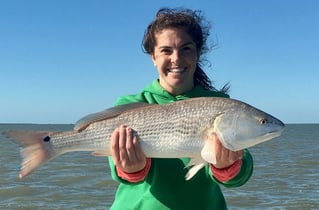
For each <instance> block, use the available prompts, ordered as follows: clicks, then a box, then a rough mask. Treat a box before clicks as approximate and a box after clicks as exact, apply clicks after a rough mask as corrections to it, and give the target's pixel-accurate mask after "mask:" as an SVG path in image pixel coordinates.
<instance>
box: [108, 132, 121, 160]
mask: <svg viewBox="0 0 319 210" xmlns="http://www.w3.org/2000/svg"><path fill="white" fill-rule="evenodd" d="M118 143H119V129H118V128H116V129H115V130H114V131H113V133H112V136H111V141H110V144H111V148H110V150H111V155H112V158H113V161H114V164H115V165H117V164H118V162H119V160H120V154H119V144H118Z"/></svg>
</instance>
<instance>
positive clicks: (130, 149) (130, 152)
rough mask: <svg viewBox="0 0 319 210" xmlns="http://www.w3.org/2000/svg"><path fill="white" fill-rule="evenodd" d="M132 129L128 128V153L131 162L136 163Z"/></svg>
mask: <svg viewBox="0 0 319 210" xmlns="http://www.w3.org/2000/svg"><path fill="white" fill-rule="evenodd" d="M132 134H133V133H132V129H131V128H126V153H127V157H128V159H129V161H130V162H135V161H136V156H135V151H134V145H133V135H132Z"/></svg>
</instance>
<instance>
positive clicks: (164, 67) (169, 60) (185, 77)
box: [151, 28, 199, 95]
mask: <svg viewBox="0 0 319 210" xmlns="http://www.w3.org/2000/svg"><path fill="white" fill-rule="evenodd" d="M155 38H156V46H155V47H154V53H153V54H152V55H151V57H152V60H153V62H154V65H155V66H156V67H157V71H158V73H159V83H160V85H161V86H162V87H163V88H164V89H165V90H167V91H168V92H169V93H171V94H173V95H179V94H182V93H184V92H187V91H189V90H191V89H192V88H193V86H194V72H195V70H196V65H197V61H198V58H199V52H198V51H197V48H196V44H195V42H194V41H193V40H192V38H191V37H190V36H189V35H188V34H187V33H186V32H185V31H184V30H183V29H179V28H168V29H164V30H162V31H160V32H158V33H157V34H155Z"/></svg>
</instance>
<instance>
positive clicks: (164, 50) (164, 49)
mask: <svg viewBox="0 0 319 210" xmlns="http://www.w3.org/2000/svg"><path fill="white" fill-rule="evenodd" d="M161 53H162V54H164V55H170V54H171V53H172V50H171V49H168V48H163V49H162V50H161Z"/></svg>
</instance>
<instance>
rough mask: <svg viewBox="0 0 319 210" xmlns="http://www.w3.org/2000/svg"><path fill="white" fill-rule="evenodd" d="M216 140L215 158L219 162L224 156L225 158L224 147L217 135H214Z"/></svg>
mask: <svg viewBox="0 0 319 210" xmlns="http://www.w3.org/2000/svg"><path fill="white" fill-rule="evenodd" d="M214 140H215V156H216V161H218V160H220V159H222V156H223V145H222V143H221V142H220V141H219V139H218V137H217V136H216V134H214Z"/></svg>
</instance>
